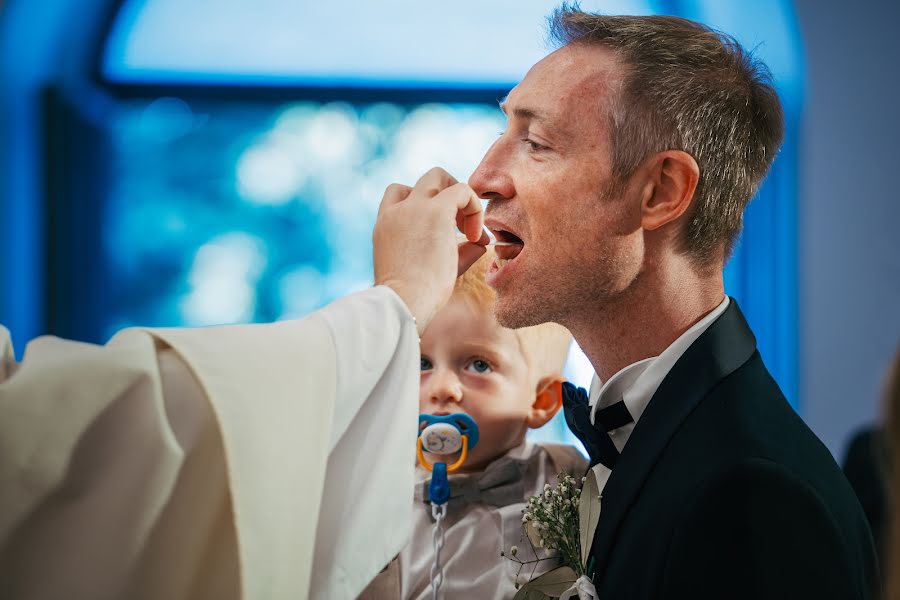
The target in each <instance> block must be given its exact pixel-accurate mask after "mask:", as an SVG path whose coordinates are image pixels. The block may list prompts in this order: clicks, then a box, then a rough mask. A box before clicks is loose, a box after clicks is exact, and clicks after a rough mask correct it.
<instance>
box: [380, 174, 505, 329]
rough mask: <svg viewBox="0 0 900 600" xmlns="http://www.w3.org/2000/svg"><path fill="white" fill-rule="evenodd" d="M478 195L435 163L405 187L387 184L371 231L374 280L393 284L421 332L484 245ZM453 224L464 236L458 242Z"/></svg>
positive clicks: (485, 239) (485, 242) (478, 255)
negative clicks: (412, 185)
mask: <svg viewBox="0 0 900 600" xmlns="http://www.w3.org/2000/svg"><path fill="white" fill-rule="evenodd" d="M483 224H484V215H483V212H482V207H481V201H480V200H479V199H478V196H477V194H475V192H474V191H472V188H470V187H469V186H468V185H466V184H465V183H460V182H458V181H457V180H456V179H455V178H454V177H453V176H452V175H450V174H449V173H447V172H446V171H444V170H443V169H441V168H438V167H435V168H433V169H431V170H430V171H428V172H427V173H425V175H423V176H422V178H421V179H419V181H418V182H417V183H416V185H415V187H412V188H411V187H409V186H405V185H401V184H398V183H395V184H393V185H390V186H388V188H387V190H385V192H384V198H383V199H382V200H381V206H380V207H379V209H378V220H377V221H376V223H375V230H374V232H373V234H372V241H373V246H374V248H373V258H374V262H375V284H376V285H387V286H390V287H391V288H393V290H394V291H395V292H397V295H399V296H400V298H401V299H402V300H403V301H404V302H405V303H406V305H407V306H408V307H409V310H410V312H412V314H413V316H414V317H415V318H416V322H417V324H418V329H419V333H421V332H422V331H423V330H424V329H425V327H426V326H427V325H428V322H429V321H431V318H432V317H433V316H434V315H435V313H437V311H438V309H439V308H441V306H443V305H444V303H446V302H447V300H448V299H449V298H450V294H451V293H452V292H453V284H454V281H455V280H456V277H457V276H458V275H459V274H461V273H463V272H464V271H465V270H466V269H468V268H469V267H470V266H471V265H472V263H474V262H475V261H476V260H478V258H479V257H480V256H481V255H482V254H484V252H485V246H486V245H487V243H488V237H487V234H486V233H485V232H484V227H483ZM457 228H458V229H459V231H461V232H462V233H464V234H465V236H466V239H467V240H468V241H465V242H463V243H458V242H457V233H456V230H457Z"/></svg>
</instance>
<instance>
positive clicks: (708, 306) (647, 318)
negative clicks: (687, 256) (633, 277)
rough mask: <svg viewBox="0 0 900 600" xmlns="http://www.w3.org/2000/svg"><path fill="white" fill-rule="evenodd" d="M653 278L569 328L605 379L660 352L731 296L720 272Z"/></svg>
mask: <svg viewBox="0 0 900 600" xmlns="http://www.w3.org/2000/svg"><path fill="white" fill-rule="evenodd" d="M682 275H684V276H683V277H682V276H679V277H669V278H668V279H667V280H660V279H653V278H647V279H644V280H643V281H636V282H635V285H634V286H633V287H632V288H631V289H629V290H626V291H625V292H623V293H622V294H619V295H617V296H616V297H614V298H608V299H606V300H605V301H604V302H603V303H602V304H598V305H597V306H595V307H591V308H590V309H589V310H587V311H584V314H582V315H579V318H578V319H577V322H575V323H572V324H571V325H570V326H569V329H570V330H571V331H572V334H573V335H574V336H575V340H576V341H577V342H578V345H579V346H580V347H581V349H582V350H583V351H584V353H585V355H586V356H587V357H588V360H590V361H591V365H592V366H593V367H594V370H595V371H596V372H597V375H598V376H599V377H600V379H601V380H603V381H606V380H608V379H609V378H610V377H612V376H613V375H615V374H616V373H618V372H619V371H620V370H622V369H623V368H625V367H627V366H628V365H630V364H633V363H636V362H638V361H639V360H643V359H645V358H650V357H652V356H659V355H660V354H661V353H662V352H663V351H664V350H665V349H666V348H668V347H669V346H670V345H671V344H672V342H674V341H675V340H676V339H678V338H679V337H680V336H681V335H682V334H683V333H684V332H685V331H687V330H688V329H690V328H691V327H692V326H693V325H694V324H696V323H697V322H698V321H700V319H702V318H703V317H704V316H706V315H707V314H709V313H710V312H712V311H713V310H714V309H715V308H716V307H717V306H718V305H719V304H721V302H722V300H723V299H724V297H725V291H724V284H723V282H722V277H721V275H720V274H716V275H709V276H701V275H698V274H696V273H693V272H691V273H687V274H685V273H682Z"/></svg>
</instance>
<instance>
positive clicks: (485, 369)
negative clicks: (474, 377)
mask: <svg viewBox="0 0 900 600" xmlns="http://www.w3.org/2000/svg"><path fill="white" fill-rule="evenodd" d="M466 371H472V372H473V373H490V372H491V371H492V369H491V365H490V364H488V362H487V361H486V360H482V359H480V358H476V359H475V360H473V361H472V362H470V363H469V364H468V365H467V366H466Z"/></svg>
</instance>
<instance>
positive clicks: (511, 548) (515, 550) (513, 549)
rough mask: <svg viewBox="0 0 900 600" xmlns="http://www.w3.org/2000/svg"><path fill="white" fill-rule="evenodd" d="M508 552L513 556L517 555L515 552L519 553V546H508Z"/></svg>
mask: <svg viewBox="0 0 900 600" xmlns="http://www.w3.org/2000/svg"><path fill="white" fill-rule="evenodd" d="M509 553H510V554H512V555H513V556H515V555H517V554H518V553H519V547H518V546H511V547H510V548H509Z"/></svg>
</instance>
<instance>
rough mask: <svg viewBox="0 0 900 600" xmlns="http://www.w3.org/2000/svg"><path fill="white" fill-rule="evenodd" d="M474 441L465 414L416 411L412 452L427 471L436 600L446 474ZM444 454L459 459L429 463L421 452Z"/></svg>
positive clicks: (457, 465) (473, 428) (441, 576)
mask: <svg viewBox="0 0 900 600" xmlns="http://www.w3.org/2000/svg"><path fill="white" fill-rule="evenodd" d="M477 443H478V426H477V425H476V424H475V421H474V420H472V417H470V416H469V415H467V414H464V413H455V414H452V415H429V414H421V415H419V437H418V439H417V440H416V456H417V457H418V459H419V464H420V465H422V466H423V467H424V468H425V469H427V470H429V471H431V483H430V484H429V485H428V497H429V499H430V500H431V516H432V517H434V534H433V536H432V545H433V548H434V562H433V563H432V565H431V598H432V600H438V598H439V595H438V592H439V590H440V587H441V585H442V584H443V583H444V571H443V569H442V568H441V549H442V548H443V547H444V527H443V521H444V517H445V516H446V514H447V501H448V500H449V499H450V482H449V480H448V479H447V474H448V473H452V472H454V471H456V470H457V469H459V468H460V467H461V466H462V465H463V463H465V462H466V458H468V456H469V450H470V449H471V448H474V447H475V444H477ZM426 452H427V453H428V454H434V455H437V456H446V455H448V454H454V453H456V452H459V453H460V455H459V459H458V460H457V461H456V462H454V463H453V464H452V465H449V466H448V465H447V463H446V462H445V461H442V460H437V461H435V462H434V463H430V462H428V461H427V460H426V459H425V453H426Z"/></svg>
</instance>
